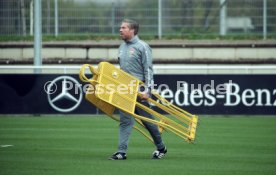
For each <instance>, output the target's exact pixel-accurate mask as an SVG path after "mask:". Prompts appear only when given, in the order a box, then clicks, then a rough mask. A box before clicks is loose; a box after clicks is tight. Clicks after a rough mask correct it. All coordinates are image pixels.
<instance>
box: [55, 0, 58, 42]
mask: <svg viewBox="0 0 276 175" xmlns="http://www.w3.org/2000/svg"><path fill="white" fill-rule="evenodd" d="M57 36H58V1H57V0H55V37H57Z"/></svg>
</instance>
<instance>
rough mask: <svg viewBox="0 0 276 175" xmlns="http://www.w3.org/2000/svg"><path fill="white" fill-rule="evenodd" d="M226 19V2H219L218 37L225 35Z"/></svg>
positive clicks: (221, 0) (223, 0) (222, 0)
mask: <svg viewBox="0 0 276 175" xmlns="http://www.w3.org/2000/svg"><path fill="white" fill-rule="evenodd" d="M226 17H227V9H226V0H220V32H219V33H220V35H221V36H225V35H226V32H227V30H226V25H227V24H226Z"/></svg>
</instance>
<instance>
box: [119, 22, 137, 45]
mask: <svg viewBox="0 0 276 175" xmlns="http://www.w3.org/2000/svg"><path fill="white" fill-rule="evenodd" d="M138 31H139V24H138V23H137V22H136V21H134V20H131V19H124V20H123V21H122V23H121V27H120V36H121V38H122V40H125V41H129V40H131V39H132V38H133V37H134V36H135V35H137V33H138Z"/></svg>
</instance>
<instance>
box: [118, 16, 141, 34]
mask: <svg viewBox="0 0 276 175" xmlns="http://www.w3.org/2000/svg"><path fill="white" fill-rule="evenodd" d="M123 22H124V23H128V26H129V28H130V29H134V35H137V34H138V31H139V23H138V22H137V21H135V20H132V19H124V20H123V21H122V23H123Z"/></svg>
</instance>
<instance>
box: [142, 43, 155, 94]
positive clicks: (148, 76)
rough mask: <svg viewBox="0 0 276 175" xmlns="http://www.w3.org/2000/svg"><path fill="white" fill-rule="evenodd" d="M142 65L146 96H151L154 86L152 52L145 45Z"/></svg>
mask: <svg viewBox="0 0 276 175" xmlns="http://www.w3.org/2000/svg"><path fill="white" fill-rule="evenodd" d="M142 65H143V71H144V79H145V88H146V91H145V92H147V93H146V94H147V95H148V96H149V94H150V91H151V87H152V86H153V83H154V81H153V68H152V51H151V48H150V47H149V46H148V45H147V44H145V45H144V47H143V52H142Z"/></svg>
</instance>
